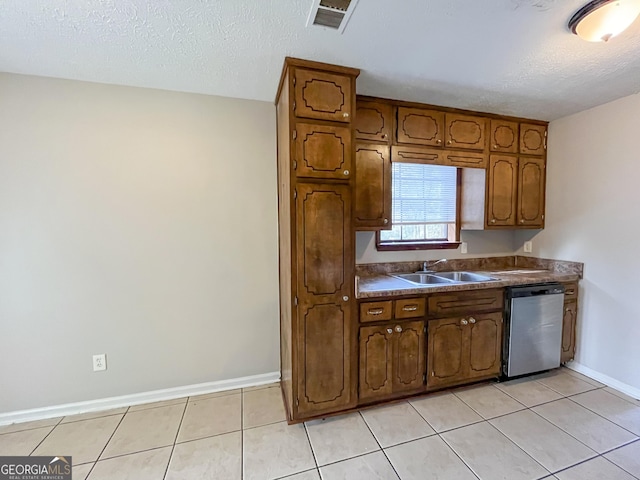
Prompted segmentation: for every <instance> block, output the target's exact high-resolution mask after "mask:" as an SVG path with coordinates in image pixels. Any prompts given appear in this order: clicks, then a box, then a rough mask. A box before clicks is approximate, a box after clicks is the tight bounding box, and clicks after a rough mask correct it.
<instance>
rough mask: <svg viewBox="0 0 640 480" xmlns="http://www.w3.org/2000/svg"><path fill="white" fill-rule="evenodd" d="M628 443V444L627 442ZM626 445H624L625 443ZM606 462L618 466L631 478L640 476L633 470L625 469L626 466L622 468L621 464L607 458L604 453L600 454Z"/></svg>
mask: <svg viewBox="0 0 640 480" xmlns="http://www.w3.org/2000/svg"><path fill="white" fill-rule="evenodd" d="M627 445H628V444H627ZM625 447H626V445H625ZM600 456H601V457H602V458H603V459H604V460H605V461H606V462H609V463H611V464H612V465H615V466H616V467H618V468H619V469H620V470H622V471H623V472H626V473H628V474H629V475H631V476H632V477H633V478H635V479H640V477H639V476H638V475H636V474H635V473H633V472H630V471H629V470H627V469H626V468H624V467H623V466H622V465H618V464H617V463H616V462H614V461H613V460H609V459H608V458H607V457H605V456H604V455H600Z"/></svg>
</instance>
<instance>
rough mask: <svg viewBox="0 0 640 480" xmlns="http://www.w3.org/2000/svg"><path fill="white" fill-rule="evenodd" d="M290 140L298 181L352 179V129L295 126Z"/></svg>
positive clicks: (327, 126) (312, 125) (306, 124)
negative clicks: (293, 143) (300, 178)
mask: <svg viewBox="0 0 640 480" xmlns="http://www.w3.org/2000/svg"><path fill="white" fill-rule="evenodd" d="M293 136H294V138H295V143H296V147H295V155H294V157H293V162H294V163H293V166H294V169H295V172H296V175H297V176H298V177H310V178H330V179H335V180H344V179H348V178H349V177H350V176H351V170H352V168H351V156H352V151H351V129H349V128H347V127H337V126H334V125H315V124H310V123H297V124H296V126H295V130H294V131H293Z"/></svg>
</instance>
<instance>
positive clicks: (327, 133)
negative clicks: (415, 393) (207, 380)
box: [276, 58, 358, 422]
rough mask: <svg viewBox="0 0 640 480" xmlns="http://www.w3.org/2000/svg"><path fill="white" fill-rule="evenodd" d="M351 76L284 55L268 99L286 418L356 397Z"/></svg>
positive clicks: (337, 407) (344, 405) (346, 404)
mask: <svg viewBox="0 0 640 480" xmlns="http://www.w3.org/2000/svg"><path fill="white" fill-rule="evenodd" d="M357 75H358V70H354V69H348V68H344V67H337V66H331V65H326V64H318V63H314V62H308V61H305V60H297V59H291V58H287V59H286V60H285V65H284V70H283V75H282V79H281V82H280V87H279V90H278V96H277V99H276V106H277V131H278V219H279V221H278V232H279V235H278V237H279V257H280V361H281V386H282V391H283V396H284V399H285V405H286V408H287V416H288V419H289V421H290V422H297V421H302V420H304V419H306V418H309V417H314V416H318V415H323V414H329V413H333V412H337V411H342V410H345V409H349V408H351V407H354V406H355V405H356V402H357V375H358V370H357V369H358V365H357V347H358V344H357V326H356V324H355V322H354V318H355V315H356V312H355V302H354V300H353V299H354V263H355V259H354V257H355V249H354V244H355V238H354V231H353V219H352V207H353V198H352V197H353V181H352V177H354V175H353V174H352V159H353V154H354V152H353V140H352V137H353V132H352V127H351V123H350V122H351V118H352V115H351V113H352V112H354V111H355V95H354V92H355V78H356V76H357ZM314 120H318V122H317V123H315V122H314ZM332 122H333V123H332Z"/></svg>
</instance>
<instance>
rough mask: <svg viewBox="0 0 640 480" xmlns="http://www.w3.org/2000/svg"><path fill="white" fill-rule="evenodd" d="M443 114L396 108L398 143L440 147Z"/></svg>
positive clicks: (421, 109) (434, 111)
mask: <svg viewBox="0 0 640 480" xmlns="http://www.w3.org/2000/svg"><path fill="white" fill-rule="evenodd" d="M443 138H444V112H439V111H437V110H428V109H424V108H407V107H398V126H397V135H396V140H397V142H398V143H409V144H414V145H429V146H433V147H436V146H442V143H443Z"/></svg>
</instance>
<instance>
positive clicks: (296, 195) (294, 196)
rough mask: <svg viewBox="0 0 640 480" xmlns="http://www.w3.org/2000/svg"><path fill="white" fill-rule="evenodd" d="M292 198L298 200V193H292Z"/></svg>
mask: <svg viewBox="0 0 640 480" xmlns="http://www.w3.org/2000/svg"><path fill="white" fill-rule="evenodd" d="M293 198H298V191H297V190H294V191H293Z"/></svg>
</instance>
